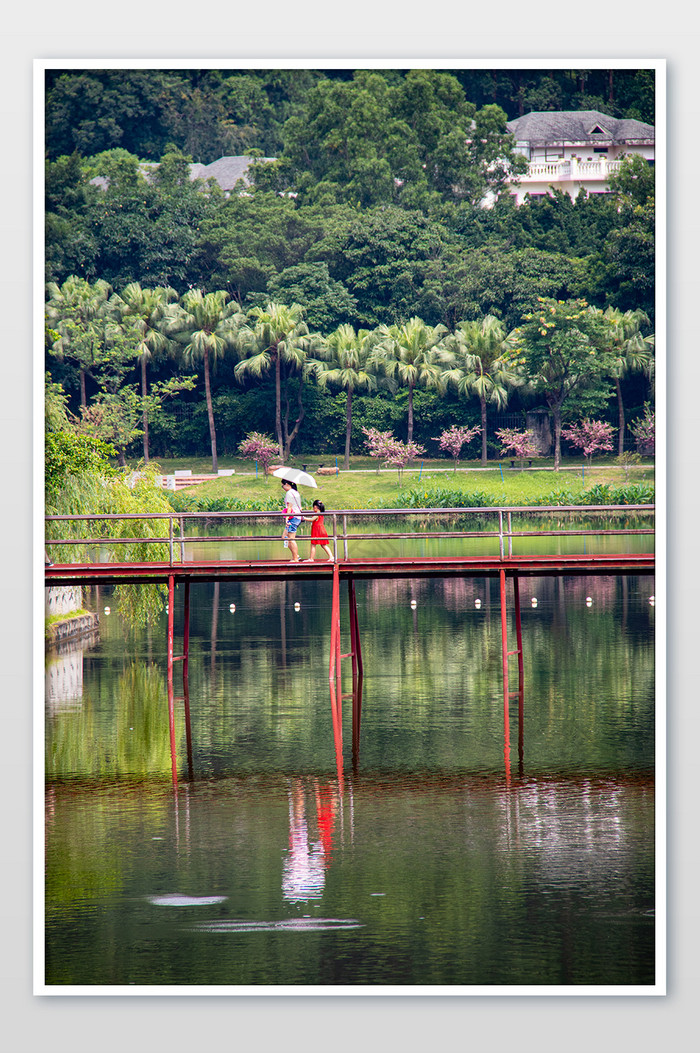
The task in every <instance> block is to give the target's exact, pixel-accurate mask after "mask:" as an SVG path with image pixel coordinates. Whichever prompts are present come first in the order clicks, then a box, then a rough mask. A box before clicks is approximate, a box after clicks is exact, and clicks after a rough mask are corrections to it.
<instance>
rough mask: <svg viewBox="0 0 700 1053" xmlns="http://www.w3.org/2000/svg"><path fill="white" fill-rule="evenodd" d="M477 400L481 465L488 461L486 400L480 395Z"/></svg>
mask: <svg viewBox="0 0 700 1053" xmlns="http://www.w3.org/2000/svg"><path fill="white" fill-rule="evenodd" d="M479 399H480V402H481V463H482V464H486V462H487V461H488V459H489V451H488V446H487V436H486V399H485V398H484V396H483V395H480V396H479Z"/></svg>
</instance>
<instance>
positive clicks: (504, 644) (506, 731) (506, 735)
mask: <svg viewBox="0 0 700 1053" xmlns="http://www.w3.org/2000/svg"><path fill="white" fill-rule="evenodd" d="M499 577H500V587H501V661H502V663H503V753H504V758H505V762H506V775H507V776H509V775H510V714H509V709H508V702H509V698H510V692H509V690H508V612H507V609H506V572H505V570H504V569H503V568H502V567H501V569H500V571H499Z"/></svg>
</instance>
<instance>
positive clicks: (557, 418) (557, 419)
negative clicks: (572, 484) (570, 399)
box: [552, 406, 561, 472]
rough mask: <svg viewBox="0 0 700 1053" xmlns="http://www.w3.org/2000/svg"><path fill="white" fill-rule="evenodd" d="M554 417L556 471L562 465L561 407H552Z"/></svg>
mask: <svg viewBox="0 0 700 1053" xmlns="http://www.w3.org/2000/svg"><path fill="white" fill-rule="evenodd" d="M552 416H553V417H554V471H555V472H558V471H559V466H560V465H561V406H552Z"/></svg>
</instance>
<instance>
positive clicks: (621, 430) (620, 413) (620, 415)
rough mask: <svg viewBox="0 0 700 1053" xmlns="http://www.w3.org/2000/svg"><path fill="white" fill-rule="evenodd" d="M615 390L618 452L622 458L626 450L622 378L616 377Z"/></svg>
mask: <svg viewBox="0 0 700 1053" xmlns="http://www.w3.org/2000/svg"><path fill="white" fill-rule="evenodd" d="M615 390H616V391H617V421H618V438H617V452H618V454H619V455H620V457H622V454H623V453H624V449H625V405H624V403H623V401H622V385H621V384H620V378H619V377H615Z"/></svg>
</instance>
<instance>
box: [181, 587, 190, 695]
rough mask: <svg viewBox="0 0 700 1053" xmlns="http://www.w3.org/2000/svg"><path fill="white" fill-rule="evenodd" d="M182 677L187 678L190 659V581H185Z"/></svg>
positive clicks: (184, 679)
mask: <svg viewBox="0 0 700 1053" xmlns="http://www.w3.org/2000/svg"><path fill="white" fill-rule="evenodd" d="M182 650H183V655H182V679H183V681H186V680H187V676H188V674H189V661H190V583H189V580H188V581H186V582H185V628H184V630H183V634H182Z"/></svg>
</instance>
